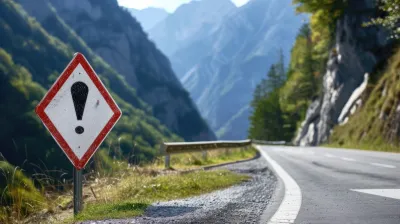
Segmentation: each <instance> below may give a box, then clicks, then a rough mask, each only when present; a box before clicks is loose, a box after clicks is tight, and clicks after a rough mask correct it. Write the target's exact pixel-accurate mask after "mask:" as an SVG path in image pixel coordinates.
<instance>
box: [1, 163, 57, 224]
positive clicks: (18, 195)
mask: <svg viewBox="0 0 400 224" xmlns="http://www.w3.org/2000/svg"><path fill="white" fill-rule="evenodd" d="M0 173H1V175H0V205H1V206H0V223H14V221H15V220H20V219H23V218H25V217H26V216H28V215H30V214H33V213H35V212H39V211H41V210H43V209H47V208H49V207H50V204H49V203H48V201H47V200H46V199H45V197H44V196H43V194H42V192H41V191H40V190H38V189H37V188H36V187H35V185H34V183H33V181H32V180H31V179H30V178H28V177H27V176H25V175H24V174H23V172H22V171H21V169H20V168H19V167H14V166H12V165H11V164H9V163H8V162H7V161H5V160H0Z"/></svg>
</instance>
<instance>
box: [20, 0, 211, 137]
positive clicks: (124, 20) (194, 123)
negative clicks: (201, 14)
mask: <svg viewBox="0 0 400 224" xmlns="http://www.w3.org/2000/svg"><path fill="white" fill-rule="evenodd" d="M20 2H21V3H22V4H23V5H24V7H25V8H26V10H27V11H28V12H29V13H31V14H32V15H33V16H34V17H35V18H36V19H37V20H38V21H39V22H40V23H42V24H43V26H44V27H46V29H47V30H49V32H54V34H55V35H56V36H57V37H58V38H60V39H62V38H65V37H63V36H64V34H62V33H57V32H56V31H53V29H55V28H57V27H56V25H52V23H53V21H54V15H52V14H48V12H47V11H46V10H42V9H41V8H40V7H38V6H37V5H35V4H33V3H29V2H30V1H27V0H21V1H20ZM47 4H50V5H51V8H52V10H54V11H56V14H57V17H59V19H61V20H62V21H63V23H65V25H66V26H68V27H70V28H72V30H73V33H75V34H76V35H77V36H79V37H81V38H82V40H83V41H84V42H85V43H86V45H87V46H88V47H89V48H90V49H91V50H92V51H93V52H94V53H95V54H97V55H98V56H100V57H101V58H102V60H104V61H105V62H107V63H108V64H109V65H110V66H111V67H112V68H114V69H115V70H116V72H118V73H120V74H121V75H122V76H123V78H124V80H125V81H126V83H127V84H128V85H129V86H131V87H133V88H135V89H136V93H137V95H138V97H139V98H140V99H142V100H143V101H144V102H145V103H146V104H148V105H149V106H150V108H151V109H152V114H153V115H154V116H155V117H156V118H157V119H159V120H160V121H161V123H162V124H164V125H165V126H167V127H168V129H169V130H171V131H173V132H174V133H177V134H178V135H180V136H182V137H183V138H184V139H185V140H187V141H194V140H210V139H215V135H214V133H213V132H212V131H211V130H210V129H209V128H208V126H207V123H206V122H205V121H204V120H203V118H202V117H201V116H200V114H199V112H198V110H197V108H196V105H195V104H194V103H193V102H192V100H191V98H190V96H189V94H188V93H187V91H186V90H185V89H184V88H183V87H182V85H181V83H180V82H179V80H178V79H177V78H176V76H175V74H174V72H173V71H172V68H171V66H170V62H169V60H168V59H167V58H166V57H165V56H164V55H163V54H162V53H161V52H160V51H159V50H157V48H156V46H155V45H154V44H153V43H152V42H150V41H149V40H148V38H147V35H146V33H145V32H144V31H143V30H142V28H141V26H140V24H139V23H138V22H137V21H136V20H135V18H133V17H132V16H131V15H130V13H129V12H128V11H127V10H124V9H122V8H120V7H119V6H118V3H117V1H116V0H104V1H95V0H85V1H78V0H71V1H61V0H49V1H48V3H47Z"/></svg>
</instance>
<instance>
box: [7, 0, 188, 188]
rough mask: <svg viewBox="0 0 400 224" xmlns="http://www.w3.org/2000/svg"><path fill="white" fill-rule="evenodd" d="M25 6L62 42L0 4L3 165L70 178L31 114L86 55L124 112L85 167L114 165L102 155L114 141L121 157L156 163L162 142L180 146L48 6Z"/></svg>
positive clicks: (14, 7) (42, 0)
mask: <svg viewBox="0 0 400 224" xmlns="http://www.w3.org/2000/svg"><path fill="white" fill-rule="evenodd" d="M20 2H23V1H22V0H21V1H20ZM24 3H27V4H26V5H25V4H23V5H24V6H28V5H31V7H32V11H35V10H38V11H40V12H45V13H47V16H51V21H48V24H47V26H53V31H54V32H55V33H58V34H59V35H60V36H62V37H63V39H59V38H56V37H55V36H53V35H51V34H50V33H49V32H47V31H46V29H45V28H44V27H43V26H42V25H41V24H40V23H38V22H37V21H36V20H35V19H34V18H32V17H30V16H29V14H28V13H27V12H26V11H25V10H24V9H23V8H22V7H21V6H20V5H19V4H17V3H16V2H15V1H11V0H2V1H0V15H1V16H0V32H1V33H2V35H1V37H0V92H1V96H2V97H1V98H0V108H1V111H0V114H1V116H0V123H1V124H2V125H3V126H4V127H5V128H2V130H1V131H0V143H1V145H2V147H1V149H0V155H1V157H2V158H1V160H3V157H4V158H5V159H6V160H7V161H8V162H9V163H11V164H13V165H15V166H19V167H22V168H23V169H24V170H25V171H26V172H28V173H37V172H40V173H45V174H44V175H49V176H59V175H61V174H62V173H63V172H66V173H69V174H70V172H68V171H70V170H71V163H70V162H69V161H68V159H67V158H66V157H65V156H64V155H63V153H62V152H61V150H60V148H59V147H58V145H57V144H56V143H55V141H54V140H53V139H52V137H51V136H50V134H49V133H48V131H47V130H46V128H45V127H44V126H43V125H42V124H41V122H40V120H39V119H38V117H37V116H36V114H35V112H34V108H35V106H36V105H37V104H38V102H39V100H41V99H42V97H43V95H44V94H45V92H46V89H48V88H49V87H50V86H51V85H52V84H53V83H54V81H55V80H56V79H57V77H58V76H59V74H60V73H61V72H62V71H63V70H64V68H65V66H66V65H67V64H68V62H69V61H70V60H71V58H72V56H73V54H74V53H75V52H76V51H81V52H83V53H85V55H86V57H87V59H88V60H89V62H90V63H91V65H92V66H93V68H94V69H95V71H96V73H97V74H98V75H99V77H100V78H101V80H102V81H103V83H104V84H105V85H106V86H107V88H108V89H109V90H110V92H111V94H112V95H113V97H114V99H115V100H116V102H117V103H118V105H119V107H120V108H121V110H122V111H123V116H122V117H121V119H120V120H119V122H118V123H117V125H116V126H115V127H114V129H113V131H112V132H111V133H110V135H109V136H108V137H107V139H106V140H105V142H104V143H103V146H102V148H101V149H100V150H99V152H98V153H96V155H95V158H96V162H95V163H90V164H89V165H88V166H96V164H99V163H102V162H105V163H107V164H106V165H103V168H105V167H107V166H108V167H109V166H111V165H112V162H107V161H111V160H110V158H108V155H112V153H111V152H108V153H111V154H107V152H106V151H105V150H104V149H106V148H108V149H110V148H114V147H115V142H117V139H118V138H120V139H121V141H120V142H119V143H120V144H119V149H120V150H121V151H120V153H121V154H124V155H127V154H128V153H130V152H131V150H132V148H135V151H136V153H137V156H138V157H140V158H141V160H142V161H148V160H151V159H152V158H154V156H155V155H156V153H157V150H154V149H155V148H158V147H159V145H160V143H161V142H162V141H163V140H173V141H179V140H181V138H179V137H178V136H176V135H175V134H173V133H172V132H171V131H170V130H168V129H167V128H166V127H165V126H163V125H162V124H161V123H160V122H159V121H158V120H157V119H156V118H154V116H152V114H151V110H150V107H149V106H148V105H147V104H146V103H144V102H143V101H142V100H141V99H140V98H139V97H138V96H137V95H136V91H135V89H133V88H132V87H130V86H129V85H128V84H127V82H126V81H125V80H124V78H123V77H122V76H121V75H120V74H119V73H117V72H116V71H115V70H114V69H113V68H111V66H110V65H108V64H107V63H106V62H104V61H103V60H102V59H101V58H99V57H98V56H97V55H96V54H94V53H93V52H92V51H91V50H90V48H88V47H87V45H86V44H85V42H84V41H83V40H82V39H80V37H79V36H77V35H76V34H75V33H74V32H72V30H71V29H70V28H69V27H68V26H67V25H66V24H65V23H64V22H63V21H62V20H60V18H59V17H58V15H57V14H56V13H55V11H54V10H53V9H52V8H51V7H50V6H51V5H50V4H48V2H47V0H38V1H35V2H34V3H33V2H32V1H26V2H24ZM46 18H50V17H46ZM62 40H64V41H66V42H65V43H64V42H63V41H62ZM66 43H68V44H66ZM113 142H114V143H113ZM114 156H118V155H116V154H114ZM2 183H3V182H2ZM0 187H1V186H0Z"/></svg>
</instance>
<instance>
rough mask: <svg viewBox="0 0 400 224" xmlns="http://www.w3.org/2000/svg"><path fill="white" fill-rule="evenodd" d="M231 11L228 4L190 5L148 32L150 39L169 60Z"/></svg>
mask: <svg viewBox="0 0 400 224" xmlns="http://www.w3.org/2000/svg"><path fill="white" fill-rule="evenodd" d="M234 9H236V6H235V5H234V4H233V3H232V2H231V1H230V0H217V1H216V0H201V1H191V2H189V3H186V4H183V5H181V6H180V7H178V8H177V9H176V10H175V12H174V13H172V14H170V15H169V16H167V17H166V18H165V19H164V20H163V21H161V22H159V23H158V24H157V25H156V26H154V27H153V28H152V29H150V30H149V37H150V39H151V40H153V41H155V43H156V44H157V47H158V48H159V49H160V50H161V51H162V52H163V53H165V54H166V55H167V56H169V57H170V56H172V55H173V54H174V53H175V51H176V50H178V49H180V48H182V47H184V46H186V45H188V44H190V43H193V41H195V40H201V39H203V38H204V37H205V36H207V35H208V34H209V33H210V31H212V30H213V29H215V28H216V26H217V25H218V23H219V22H220V21H221V20H222V18H223V17H224V16H225V15H226V14H228V13H229V12H231V11H232V10H234Z"/></svg>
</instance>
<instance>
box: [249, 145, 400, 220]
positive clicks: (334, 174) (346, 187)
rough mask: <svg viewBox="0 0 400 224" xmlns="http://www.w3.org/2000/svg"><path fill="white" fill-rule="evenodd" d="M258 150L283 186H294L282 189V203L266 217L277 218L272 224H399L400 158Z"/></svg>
mask: <svg viewBox="0 0 400 224" xmlns="http://www.w3.org/2000/svg"><path fill="white" fill-rule="evenodd" d="M257 148H258V149H259V150H260V151H262V154H263V156H264V157H266V158H267V160H268V162H269V165H270V167H272V168H273V169H274V170H275V171H276V173H277V174H278V176H279V177H280V180H281V183H282V182H284V183H285V185H290V186H285V187H282V188H281V191H285V190H286V192H284V193H282V192H281V194H280V195H281V196H280V198H283V195H285V196H284V198H283V201H284V203H282V204H281V205H280V207H279V208H277V209H274V211H273V212H272V213H271V214H269V216H268V214H267V217H268V219H270V218H271V216H272V215H273V214H275V216H273V218H272V220H270V221H269V223H271V224H272V223H281V224H283V223H301V224H303V223H304V224H305V223H318V224H323V223H329V224H331V223H340V224H344V223H357V224H361V223H371V224H386V223H396V224H399V223H400V154H394V153H383V152H371V151H361V150H345V149H330V148H322V147H282V146H260V145H259V146H257ZM268 157H269V158H268ZM282 172H284V173H282ZM288 178H291V179H292V181H293V182H290V180H288ZM296 185H297V186H296ZM296 190H299V191H296ZM277 195H279V194H277ZM276 207H278V206H276ZM275 210H277V211H275ZM268 219H266V220H268ZM293 220H294V221H293Z"/></svg>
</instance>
